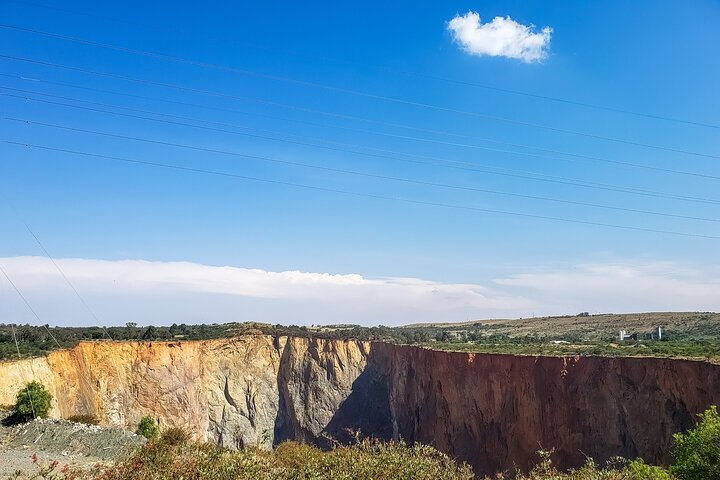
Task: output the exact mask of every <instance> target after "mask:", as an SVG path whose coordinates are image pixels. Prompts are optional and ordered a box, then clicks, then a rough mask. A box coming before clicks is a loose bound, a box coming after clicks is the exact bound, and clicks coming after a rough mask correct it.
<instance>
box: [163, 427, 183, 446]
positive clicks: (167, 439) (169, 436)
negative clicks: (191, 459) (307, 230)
mask: <svg viewBox="0 0 720 480" xmlns="http://www.w3.org/2000/svg"><path fill="white" fill-rule="evenodd" d="M188 440H190V434H189V433H188V432H186V431H185V430H183V429H182V428H180V427H173V428H168V429H167V430H165V431H164V432H163V433H162V436H161V437H160V441H161V442H162V443H164V444H166V445H182V444H184V443H187V441H188Z"/></svg>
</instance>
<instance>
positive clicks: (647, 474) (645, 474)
mask: <svg viewBox="0 0 720 480" xmlns="http://www.w3.org/2000/svg"><path fill="white" fill-rule="evenodd" d="M625 471H626V472H627V474H628V476H627V478H628V480H673V479H674V477H673V476H672V475H671V474H670V473H668V471H667V470H665V469H664V468H661V467H656V466H654V465H648V464H647V463H645V462H644V461H643V460H642V459H641V458H638V459H635V460H633V461H632V462H630V463H629V464H628V466H627V467H626V468H625Z"/></svg>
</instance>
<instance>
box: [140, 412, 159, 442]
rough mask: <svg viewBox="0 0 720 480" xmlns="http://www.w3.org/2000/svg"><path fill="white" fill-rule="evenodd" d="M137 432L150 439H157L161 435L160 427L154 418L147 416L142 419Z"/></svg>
mask: <svg viewBox="0 0 720 480" xmlns="http://www.w3.org/2000/svg"><path fill="white" fill-rule="evenodd" d="M135 433H137V434H138V435H142V436H143V437H145V438H147V439H148V440H155V439H156V438H158V436H159V435H160V429H159V428H158V426H157V424H156V423H155V419H154V418H152V417H150V416H146V417H143V418H141V419H140V423H138V426H137V430H135Z"/></svg>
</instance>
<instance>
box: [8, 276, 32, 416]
mask: <svg viewBox="0 0 720 480" xmlns="http://www.w3.org/2000/svg"><path fill="white" fill-rule="evenodd" d="M0 268H2V267H1V266H0ZM3 273H4V274H5V278H7V279H8V281H9V282H10V283H12V281H11V280H10V277H8V275H7V273H6V272H5V270H3ZM10 330H12V336H13V340H15V349H16V350H17V356H18V360H19V361H22V355H20V344H18V340H17V335H16V334H15V325H13V324H12V323H11V324H10ZM34 373H35V372H33V379H34V377H35V374H34ZM25 393H27V396H28V400H29V401H30V410H32V414H33V418H36V417H37V414H36V413H35V402H33V399H32V395H31V394H30V385H29V384H28V383H26V384H25Z"/></svg>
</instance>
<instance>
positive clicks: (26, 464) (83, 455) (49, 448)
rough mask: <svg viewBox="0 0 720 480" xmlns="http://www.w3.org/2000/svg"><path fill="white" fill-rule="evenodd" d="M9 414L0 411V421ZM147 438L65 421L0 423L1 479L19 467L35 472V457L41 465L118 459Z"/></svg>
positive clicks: (45, 420)
mask: <svg viewBox="0 0 720 480" xmlns="http://www.w3.org/2000/svg"><path fill="white" fill-rule="evenodd" d="M6 417H7V414H6V413H2V412H0V421H2V420H4V419H5V418H6ZM143 443H145V439H144V438H143V437H140V436H138V435H135V434H133V433H130V432H127V431H125V430H121V429H118V428H105V427H98V426H94V425H83V424H80V423H73V422H68V421H66V420H50V419H42V420H40V419H38V420H34V421H31V422H28V423H25V424H20V425H15V426H0V479H3V480H4V479H6V478H8V477H10V476H11V475H13V474H14V473H15V472H16V471H17V470H24V471H26V472H33V471H34V470H35V469H36V468H37V467H36V466H34V465H33V462H32V456H33V455H36V456H37V459H38V463H39V464H49V463H51V462H52V461H54V460H57V461H59V462H60V464H59V466H58V468H61V467H62V466H63V465H72V466H90V465H93V464H95V463H97V462H105V461H110V460H114V459H117V458H119V457H121V456H123V455H125V454H127V453H128V452H130V451H131V450H133V449H135V448H137V447H138V446H140V445H142V444H143Z"/></svg>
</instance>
